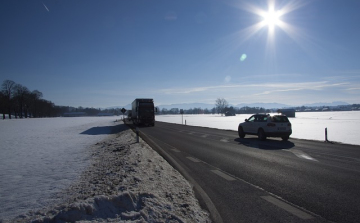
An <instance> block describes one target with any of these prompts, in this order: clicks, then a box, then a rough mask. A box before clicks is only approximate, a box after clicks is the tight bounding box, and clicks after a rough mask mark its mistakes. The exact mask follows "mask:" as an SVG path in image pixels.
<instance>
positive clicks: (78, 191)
mask: <svg viewBox="0 0 360 223" xmlns="http://www.w3.org/2000/svg"><path fill="white" fill-rule="evenodd" d="M116 118H117V117H114V116H113V117H81V118H49V119H18V120H5V121H1V122H0V133H1V138H0V188H1V190H0V200H1V202H0V210H1V212H0V222H2V220H1V219H3V220H5V222H7V221H9V219H13V218H14V217H16V216H17V218H16V219H15V220H10V221H11V222H13V221H14V222H30V221H33V220H35V219H36V220H37V222H48V221H55V222H58V221H61V222H74V221H78V220H80V221H82V222H108V221H116V222H144V221H146V222H165V221H169V222H170V221H171V222H189V221H192V222H210V220H209V214H208V213H207V212H205V211H203V210H202V209H201V208H200V205H199V204H198V201H197V200H196V198H195V195H194V192H193V190H192V188H191V186H190V185H189V183H188V182H187V181H186V180H185V179H184V177H182V176H181V175H180V174H179V173H178V172H177V171H176V170H174V169H173V168H172V167H171V166H170V165H169V164H168V163H167V162H166V161H165V160H164V159H163V158H162V157H161V156H160V155H158V154H157V153H156V152H155V151H153V150H152V149H151V148H150V147H149V146H148V145H147V144H146V143H145V142H140V143H134V142H135V134H134V133H133V132H132V131H131V130H129V129H128V128H127V127H126V126H125V125H124V124H123V123H122V122H114V121H115V119H116ZM29 211H30V212H29ZM6 219H7V220H6Z"/></svg>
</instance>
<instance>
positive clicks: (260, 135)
mask: <svg viewBox="0 0 360 223" xmlns="http://www.w3.org/2000/svg"><path fill="white" fill-rule="evenodd" d="M258 137H259V139H260V140H261V141H264V140H265V139H266V135H265V132H264V130H263V129H259V131H258Z"/></svg>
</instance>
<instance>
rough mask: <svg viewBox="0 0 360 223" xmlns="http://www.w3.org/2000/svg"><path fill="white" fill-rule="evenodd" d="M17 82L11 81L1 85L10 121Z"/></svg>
mask: <svg viewBox="0 0 360 223" xmlns="http://www.w3.org/2000/svg"><path fill="white" fill-rule="evenodd" d="M14 87H15V82H14V81H11V80H5V81H4V82H3V83H2V85H1V90H2V93H3V96H4V102H5V103H4V104H5V105H4V106H5V107H6V108H7V112H8V114H9V119H11V109H12V97H13V94H14Z"/></svg>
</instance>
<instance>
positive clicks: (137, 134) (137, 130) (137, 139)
mask: <svg viewBox="0 0 360 223" xmlns="http://www.w3.org/2000/svg"><path fill="white" fill-rule="evenodd" d="M136 142H137V143H139V128H138V127H136Z"/></svg>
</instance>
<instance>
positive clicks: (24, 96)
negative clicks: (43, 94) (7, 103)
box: [14, 84, 30, 118]
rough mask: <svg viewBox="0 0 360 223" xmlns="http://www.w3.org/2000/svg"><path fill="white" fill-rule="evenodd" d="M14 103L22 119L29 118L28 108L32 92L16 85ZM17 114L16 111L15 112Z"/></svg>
mask: <svg viewBox="0 0 360 223" xmlns="http://www.w3.org/2000/svg"><path fill="white" fill-rule="evenodd" d="M14 89H15V91H14V101H15V106H16V108H17V111H18V114H19V117H20V118H23V117H24V116H25V118H27V107H28V104H29V102H28V101H29V100H28V99H29V96H30V91H29V89H28V88H27V87H25V86H23V85H21V84H16V85H15V87H14ZM15 112H16V111H15Z"/></svg>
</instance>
